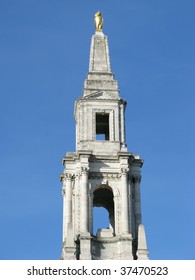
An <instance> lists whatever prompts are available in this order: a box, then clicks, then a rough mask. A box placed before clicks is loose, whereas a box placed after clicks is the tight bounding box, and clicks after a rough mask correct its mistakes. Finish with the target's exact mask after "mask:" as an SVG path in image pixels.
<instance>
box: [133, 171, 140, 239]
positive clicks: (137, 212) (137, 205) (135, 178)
mask: <svg viewBox="0 0 195 280" xmlns="http://www.w3.org/2000/svg"><path fill="white" fill-rule="evenodd" d="M132 180H133V183H134V209H135V210H134V211H135V228H136V234H137V232H138V227H139V225H140V224H141V199H140V183H141V176H140V175H136V176H132Z"/></svg>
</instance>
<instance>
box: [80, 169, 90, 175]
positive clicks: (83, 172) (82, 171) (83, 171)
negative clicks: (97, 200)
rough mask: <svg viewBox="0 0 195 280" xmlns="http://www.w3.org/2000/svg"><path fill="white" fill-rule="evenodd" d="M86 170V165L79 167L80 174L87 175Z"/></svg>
mask: <svg viewBox="0 0 195 280" xmlns="http://www.w3.org/2000/svg"><path fill="white" fill-rule="evenodd" d="M88 170H89V168H87V167H81V174H85V175H87V174H88Z"/></svg>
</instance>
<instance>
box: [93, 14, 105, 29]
mask: <svg viewBox="0 0 195 280" xmlns="http://www.w3.org/2000/svg"><path fill="white" fill-rule="evenodd" d="M94 22H95V28H96V31H100V32H101V31H102V26H103V23H104V19H103V17H102V14H101V13H100V12H99V11H98V12H97V13H96V14H95V18H94Z"/></svg>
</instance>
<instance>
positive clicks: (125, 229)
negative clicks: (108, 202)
mask: <svg viewBox="0 0 195 280" xmlns="http://www.w3.org/2000/svg"><path fill="white" fill-rule="evenodd" d="M121 171H122V174H121V196H122V199H121V222H122V234H128V233H129V215H128V213H129V205H128V184H127V170H126V169H122V170H121Z"/></svg>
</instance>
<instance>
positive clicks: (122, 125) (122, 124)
mask: <svg viewBox="0 0 195 280" xmlns="http://www.w3.org/2000/svg"><path fill="white" fill-rule="evenodd" d="M120 115H121V117H120V119H121V142H122V143H123V144H125V126H124V106H123V105H122V104H121V105H120Z"/></svg>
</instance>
